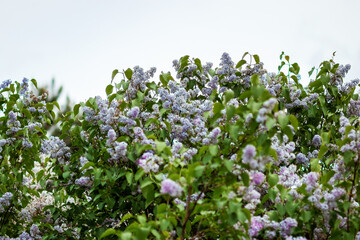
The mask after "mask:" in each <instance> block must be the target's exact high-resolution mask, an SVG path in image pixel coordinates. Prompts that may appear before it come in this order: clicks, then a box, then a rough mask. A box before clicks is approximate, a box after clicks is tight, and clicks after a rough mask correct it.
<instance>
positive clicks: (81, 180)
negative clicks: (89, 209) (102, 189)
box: [75, 177, 92, 187]
mask: <svg viewBox="0 0 360 240" xmlns="http://www.w3.org/2000/svg"><path fill="white" fill-rule="evenodd" d="M75 184H76V185H79V186H84V187H91V185H92V181H91V179H90V178H89V177H81V178H79V179H76V180H75Z"/></svg>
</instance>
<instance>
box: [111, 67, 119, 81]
mask: <svg viewBox="0 0 360 240" xmlns="http://www.w3.org/2000/svg"><path fill="white" fill-rule="evenodd" d="M118 73H119V70H117V69H115V70H114V71H113V72H112V75H111V81H112V80H114V78H115V76H116V74H118Z"/></svg>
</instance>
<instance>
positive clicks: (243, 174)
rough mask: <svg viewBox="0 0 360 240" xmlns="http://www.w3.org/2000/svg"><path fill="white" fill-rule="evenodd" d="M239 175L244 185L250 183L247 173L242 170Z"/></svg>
mask: <svg viewBox="0 0 360 240" xmlns="http://www.w3.org/2000/svg"><path fill="white" fill-rule="evenodd" d="M240 177H241V180H242V181H243V183H244V185H245V186H246V187H248V186H249V184H250V177H249V174H247V173H246V172H242V173H241V174H240Z"/></svg>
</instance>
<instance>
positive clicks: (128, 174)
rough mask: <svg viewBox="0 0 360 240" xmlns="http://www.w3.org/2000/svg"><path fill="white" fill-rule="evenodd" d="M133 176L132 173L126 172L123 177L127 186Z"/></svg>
mask: <svg viewBox="0 0 360 240" xmlns="http://www.w3.org/2000/svg"><path fill="white" fill-rule="evenodd" d="M133 176H134V173H132V172H127V173H126V175H125V177H126V180H127V182H128V183H129V185H131V183H132V179H133Z"/></svg>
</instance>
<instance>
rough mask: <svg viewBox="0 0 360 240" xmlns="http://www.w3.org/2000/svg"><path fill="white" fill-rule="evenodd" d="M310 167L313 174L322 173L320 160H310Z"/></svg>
mask: <svg viewBox="0 0 360 240" xmlns="http://www.w3.org/2000/svg"><path fill="white" fill-rule="evenodd" d="M310 166H311V171H312V172H320V171H321V166H320V163H319V159H317V158H314V159H311V160H310Z"/></svg>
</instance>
